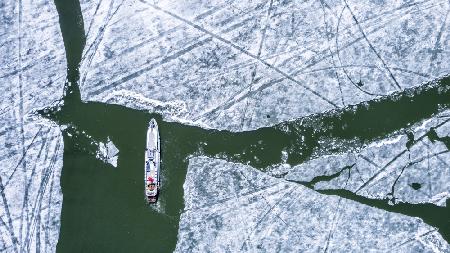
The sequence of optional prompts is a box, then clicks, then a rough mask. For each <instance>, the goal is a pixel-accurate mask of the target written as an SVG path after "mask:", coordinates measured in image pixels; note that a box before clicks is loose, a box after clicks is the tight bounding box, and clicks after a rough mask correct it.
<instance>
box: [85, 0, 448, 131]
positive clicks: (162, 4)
mask: <svg viewBox="0 0 450 253" xmlns="http://www.w3.org/2000/svg"><path fill="white" fill-rule="evenodd" d="M82 9H83V15H84V21H85V26H86V27H87V28H86V30H87V45H88V46H87V47H86V48H85V51H84V58H83V61H82V63H81V67H80V72H81V94H82V99H83V100H88V101H102V102H108V100H109V101H111V96H114V95H111V92H116V91H118V90H120V91H123V92H125V91H127V92H133V93H135V94H139V95H140V96H142V97H144V98H146V99H152V100H156V101H160V102H161V103H171V102H175V101H183V103H184V106H185V109H182V110H181V109H180V110H179V111H176V112H173V110H171V109H167V110H164V109H163V110H162V113H163V115H164V116H165V118H166V119H168V120H175V121H179V120H189V121H192V122H196V123H197V124H200V125H207V126H209V127H211V128H219V129H231V130H235V131H239V130H249V129H255V128H259V127H263V126H267V125H274V124H276V123H279V122H282V121H286V120H289V119H294V118H298V117H301V116H305V115H309V114H313V113H318V112H323V111H325V110H329V109H333V108H335V107H344V106H345V105H349V104H356V103H359V102H361V101H367V100H370V99H373V98H374V97H377V96H379V95H386V94H390V93H392V92H394V91H398V90H403V89H404V88H407V87H411V86H417V85H420V84H421V83H423V82H426V81H430V80H434V79H436V78H439V77H441V76H443V75H445V74H448V73H449V69H450V65H449V64H447V62H446V61H445V59H447V58H448V57H449V55H450V50H449V47H450V45H449V43H448V41H449V39H450V37H449V36H450V34H449V33H448V29H446V25H447V23H448V22H449V21H448V19H449V18H448V15H447V10H448V9H449V3H448V1H443V0H441V1H438V0H434V1H370V2H367V1H364V2H361V1H300V2H299V1H263V0H260V1H251V2H250V3H245V4H243V3H241V2H240V1H214V2H211V1H182V2H181V1H175V2H174V1H167V0H162V1H147V0H142V1H137V0H135V1H127V2H124V1H113V0H109V1H84V2H82ZM360 81H361V83H360ZM359 84H362V85H363V86H361V87H360V86H359ZM116 96H117V98H116V99H114V100H112V103H116V104H122V105H127V106H131V107H135V108H139V109H141V107H140V105H139V103H134V104H133V103H132V104H130V103H129V102H128V100H129V99H127V98H126V95H124V93H122V94H120V95H119V94H118V95H116ZM119 96H120V97H119ZM272 105H276V106H272ZM149 109H152V107H149ZM266 115H270V116H271V117H270V118H267V117H266Z"/></svg>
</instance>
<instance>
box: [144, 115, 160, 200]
mask: <svg viewBox="0 0 450 253" xmlns="http://www.w3.org/2000/svg"><path fill="white" fill-rule="evenodd" d="M160 167H161V150H160V139H159V130H158V124H157V123H156V120H155V119H151V120H150V122H149V124H148V129H147V145H146V149H145V167H144V169H145V178H144V182H145V196H146V199H147V202H148V203H149V204H151V203H156V201H157V200H158V194H159V190H160V175H159V174H160Z"/></svg>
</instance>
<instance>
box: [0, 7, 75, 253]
mask: <svg viewBox="0 0 450 253" xmlns="http://www.w3.org/2000/svg"><path fill="white" fill-rule="evenodd" d="M0 13H1V15H0V23H1V24H2V25H1V26H0V34H1V36H0V44H1V46H0V55H1V57H0V63H1V64H0V80H1V83H0V93H1V94H2V99H1V102H0V147H1V148H0V163H1V166H0V191H1V194H0V251H1V252H19V251H20V252H54V251H55V250H56V243H57V240H58V235H59V224H60V212H61V203H62V193H61V187H60V184H59V178H60V174H61V168H62V155H63V149H64V145H63V141H62V135H61V132H60V130H59V127H58V126H56V125H54V124H53V123H51V122H49V121H47V120H44V119H42V118H39V117H38V116H36V114H35V113H33V112H34V111H35V110H37V109H40V108H43V107H45V106H50V105H56V104H55V103H56V101H57V100H58V99H60V98H61V97H62V93H63V87H64V79H65V76H66V63H65V54H64V44H63V40H62V36H61V33H60V29H59V23H58V15H57V12H56V9H55V6H54V4H53V1H47V0H37V1H3V2H2V3H1V4H0Z"/></svg>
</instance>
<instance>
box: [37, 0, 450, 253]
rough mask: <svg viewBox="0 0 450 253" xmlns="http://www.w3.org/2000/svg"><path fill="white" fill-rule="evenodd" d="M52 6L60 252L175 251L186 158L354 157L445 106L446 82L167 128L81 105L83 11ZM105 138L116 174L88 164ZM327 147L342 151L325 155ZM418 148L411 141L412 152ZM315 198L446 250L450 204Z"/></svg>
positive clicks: (259, 162) (449, 100)
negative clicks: (258, 121)
mask: <svg viewBox="0 0 450 253" xmlns="http://www.w3.org/2000/svg"><path fill="white" fill-rule="evenodd" d="M55 4H56V6H57V10H58V13H59V17H60V26H61V30H62V35H63V38H64V44H65V48H66V55H67V62H68V80H69V83H67V84H66V87H67V90H66V96H65V97H64V106H63V107H62V108H61V109H59V110H58V109H57V108H48V109H46V110H43V111H42V112H41V114H42V115H44V116H46V117H49V118H51V119H52V120H54V121H55V122H57V123H58V124H60V125H64V126H66V127H67V128H65V130H64V131H63V136H64V147H65V148H64V157H63V159H64V164H63V171H62V177H61V186H62V191H63V207H62V214H61V231H60V238H59V242H58V246H57V251H58V252H149V251H152V252H170V251H173V249H174V248H175V244H176V240H177V230H178V223H179V219H180V213H181V211H182V210H183V188H182V187H183V183H184V179H185V176H186V170H187V165H188V161H187V157H188V156H190V155H193V154H203V155H207V156H210V157H217V156H219V157H223V159H227V160H231V161H235V162H241V163H245V164H250V165H252V166H253V167H255V168H258V169H261V170H263V171H264V170H265V169H266V168H267V167H268V166H270V165H273V164H277V163H279V162H281V156H280V154H281V151H282V150H284V151H286V152H288V154H289V156H288V163H290V164H291V165H295V164H299V163H302V162H304V161H306V160H309V159H311V158H313V157H316V156H319V155H323V154H331V153H336V152H340V151H342V149H349V148H353V149H358V148H361V147H363V146H364V145H365V144H366V143H369V142H371V141H374V140H378V139H383V138H386V137H388V136H390V135H392V134H396V133H399V132H408V127H409V126H410V125H411V124H414V123H416V122H419V121H421V120H423V119H426V118H429V117H431V116H433V115H434V114H436V113H437V112H439V110H442V109H443V108H448V107H449V106H450V89H449V88H450V79H449V78H444V79H442V80H439V81H438V82H437V83H431V84H428V85H425V86H423V87H421V88H417V89H411V90H407V91H404V92H402V93H399V94H396V95H393V96H390V97H385V98H381V99H379V100H374V101H371V102H369V103H367V104H361V105H356V106H353V107H348V108H344V109H342V110H336V111H331V112H327V113H323V114H318V115H313V116H310V117H306V118H303V119H298V120H295V121H292V122H284V123H280V124H279V125H276V126H273V127H266V128H261V129H258V130H255V131H248V132H241V133H233V132H229V131H216V130H205V129H201V128H198V127H192V126H187V125H183V124H179V123H171V122H165V121H163V120H162V118H161V116H160V115H156V114H151V113H149V112H146V111H139V110H133V109H130V108H126V107H123V106H118V105H107V104H103V103H93V102H89V103H83V102H81V100H80V94H79V90H78V87H77V85H76V83H77V80H78V76H79V74H78V64H79V62H80V59H81V55H82V50H83V47H84V44H85V37H84V28H83V26H82V24H83V22H82V15H81V11H80V6H79V3H78V1H76V0H71V1H63V0H56V1H55ZM153 117H154V118H156V119H157V120H158V124H159V126H160V135H161V141H162V142H161V148H162V160H163V164H162V172H163V175H162V184H163V187H162V192H161V195H160V198H159V201H158V205H157V206H153V207H149V206H148V205H147V204H146V202H145V199H144V193H143V191H144V188H143V187H144V186H143V161H144V148H145V133H146V129H147V124H148V121H149V120H150V119H151V118H153ZM88 136H89V137H88ZM107 138H110V139H111V140H112V142H113V143H114V144H115V145H116V146H117V148H118V149H119V150H120V153H119V159H118V166H117V168H114V167H112V166H111V165H108V164H105V163H103V162H101V161H99V160H98V159H96V158H95V151H96V149H97V147H96V145H95V144H93V143H92V141H93V140H95V141H97V142H99V141H102V142H106V140H107ZM324 140H325V142H323V141H324ZM327 140H334V141H337V143H340V144H341V145H327V144H326V143H327ZM417 141H418V140H414V139H411V142H412V143H414V142H417ZM435 141H443V142H444V141H446V140H440V139H435ZM335 176H338V175H337V174H336V175H331V176H320V177H317V178H315V179H313V181H311V182H297V183H299V184H302V185H304V186H306V187H309V188H311V189H314V188H313V184H314V183H316V182H318V181H326V180H331V179H332V178H333V177H335ZM318 192H320V193H322V194H327V195H336V196H341V197H343V198H347V199H352V200H354V201H357V202H359V203H361V204H365V205H370V206H373V207H376V208H380V209H383V210H386V211H389V212H396V213H402V214H405V215H409V216H414V217H420V218H422V219H423V220H424V221H425V222H427V223H429V224H430V225H432V226H435V227H437V228H439V232H440V233H441V234H442V235H443V236H444V238H446V240H447V241H450V217H449V214H450V210H449V209H450V207H449V206H450V205H449V204H447V207H446V208H444V207H438V206H435V205H432V204H421V205H414V204H407V203H397V204H395V205H389V204H388V200H374V199H368V198H365V197H361V196H358V195H356V194H354V193H352V192H349V191H345V190H326V191H318Z"/></svg>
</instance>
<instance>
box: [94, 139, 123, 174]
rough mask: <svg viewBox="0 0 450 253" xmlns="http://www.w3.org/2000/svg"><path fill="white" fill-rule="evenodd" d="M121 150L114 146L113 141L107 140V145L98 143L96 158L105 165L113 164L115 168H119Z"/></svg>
mask: <svg viewBox="0 0 450 253" xmlns="http://www.w3.org/2000/svg"><path fill="white" fill-rule="evenodd" d="M118 156H119V149H117V147H116V146H115V145H114V143H113V142H112V141H111V140H109V139H108V140H107V142H106V143H103V142H99V143H98V151H97V154H96V157H97V158H98V159H100V160H102V161H104V162H105V163H109V164H111V165H112V166H113V167H117V159H118V158H119V157H118Z"/></svg>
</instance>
